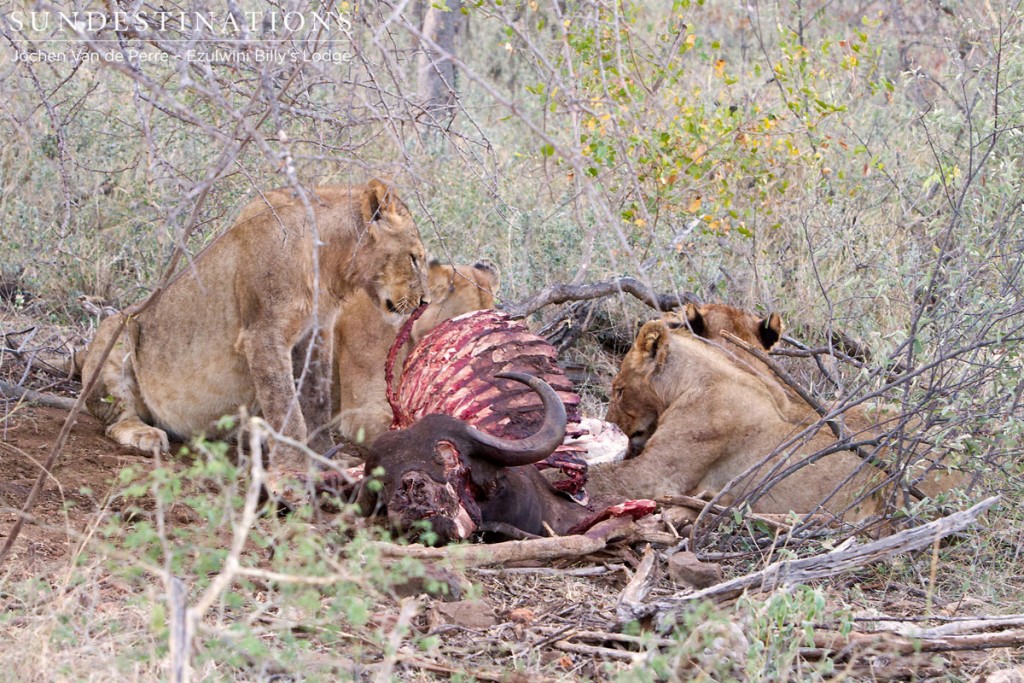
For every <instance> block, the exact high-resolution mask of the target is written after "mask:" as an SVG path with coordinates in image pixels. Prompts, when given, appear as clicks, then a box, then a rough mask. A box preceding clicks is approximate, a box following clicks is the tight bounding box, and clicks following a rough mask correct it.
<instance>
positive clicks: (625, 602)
mask: <svg viewBox="0 0 1024 683" xmlns="http://www.w3.org/2000/svg"><path fill="white" fill-rule="evenodd" d="M656 564H657V556H656V555H655V554H654V550H653V549H652V548H651V546H650V545H649V544H648V546H647V547H646V548H645V549H644V559H643V560H642V561H641V562H640V566H639V567H637V568H636V573H635V574H633V578H631V579H630V580H629V583H628V584H626V587H625V588H624V589H623V590H622V593H621V594H620V595H619V601H618V602H617V603H616V605H615V614H616V615H617V616H618V618H619V621H620V622H621V623H628V622H630V621H634V620H635V619H637V615H638V613H640V612H642V611H643V608H644V601H646V600H647V596H648V595H650V594H651V589H652V588H653V587H654V583H655V582H656V581H657V579H658V573H657V572H655V571H654V569H655V566H656Z"/></svg>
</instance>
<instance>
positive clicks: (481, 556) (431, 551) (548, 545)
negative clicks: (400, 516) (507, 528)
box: [374, 517, 635, 567]
mask: <svg viewBox="0 0 1024 683" xmlns="http://www.w3.org/2000/svg"><path fill="white" fill-rule="evenodd" d="M634 531H635V525H634V524H633V521H632V520H630V519H628V518H626V517H615V518H612V519H608V520H605V521H603V522H600V523H599V524H595V525H594V527H593V528H592V529H590V530H589V531H588V532H586V533H585V534H579V535H576V536H554V537H551V538H535V539H531V540H528V541H506V542H505V543H494V544H489V545H487V544H467V545H451V546H444V547H441V548H430V547H427V546H423V545H419V544H415V545H396V544H394V543H384V542H378V543H375V544H374V546H375V547H376V548H377V550H378V551H380V554H381V555H382V556H383V557H412V558H414V559H417V560H449V561H451V562H455V563H457V564H459V565H460V566H462V567H483V566H487V565H493V564H506V563H509V562H522V561H524V560H554V559H557V558H561V557H580V556H583V555H589V554H591V553H595V552H598V551H599V550H604V548H606V547H607V546H608V544H609V543H612V542H613V541H617V540H619V539H622V538H625V537H627V536H630V535H632V533H633V532H634Z"/></svg>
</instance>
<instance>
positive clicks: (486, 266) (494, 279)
mask: <svg viewBox="0 0 1024 683" xmlns="http://www.w3.org/2000/svg"><path fill="white" fill-rule="evenodd" d="M473 268H474V269H475V270H476V271H477V272H478V273H480V277H482V278H483V279H484V280H485V283H486V288H487V289H489V290H491V293H492V294H493V293H495V292H497V291H498V287H499V286H500V285H501V269H500V268H498V264H497V263H495V262H494V261H492V260H490V259H486V258H485V259H480V260H479V261H477V262H476V263H474V264H473Z"/></svg>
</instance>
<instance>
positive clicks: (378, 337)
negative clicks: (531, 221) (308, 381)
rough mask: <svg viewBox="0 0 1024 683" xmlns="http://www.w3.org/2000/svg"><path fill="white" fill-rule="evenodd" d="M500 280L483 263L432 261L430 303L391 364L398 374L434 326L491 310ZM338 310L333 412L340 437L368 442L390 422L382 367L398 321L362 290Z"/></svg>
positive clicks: (491, 267)
mask: <svg viewBox="0 0 1024 683" xmlns="http://www.w3.org/2000/svg"><path fill="white" fill-rule="evenodd" d="M500 277H501V275H500V273H499V271H498V267H497V266H496V265H495V264H494V263H492V262H491V261H489V260H486V259H484V260H481V261H478V262H477V263H475V264H473V265H471V266H469V265H445V264H442V263H440V262H438V261H436V260H432V261H431V262H430V267H429V271H428V275H427V282H428V284H429V287H430V305H429V306H427V308H426V310H425V311H424V312H423V314H422V315H421V316H420V317H419V319H417V320H416V322H415V323H414V324H413V330H412V334H411V337H410V340H409V343H408V344H407V345H406V346H405V347H403V348H402V349H401V350H400V351H399V353H398V357H397V358H396V360H395V366H394V367H395V368H396V370H395V372H396V373H398V372H400V371H401V368H402V363H403V361H404V359H405V356H406V354H407V351H408V349H409V348H411V347H412V346H414V345H415V344H416V342H418V341H419V340H420V339H421V338H422V337H423V335H425V334H426V333H427V332H429V331H430V330H432V329H434V328H435V327H436V326H437V325H439V324H441V323H442V322H444V321H445V320H450V319H451V318H454V317H456V316H460V315H462V314H463V313H469V312H470V311H477V310H481V309H485V308H487V309H489V308H494V293H495V292H496V291H497V289H498V284H499V281H500ZM342 310H343V311H344V312H343V314H342V315H341V316H339V318H338V323H337V325H336V326H335V328H334V337H335V357H336V361H337V362H336V364H335V366H336V367H335V373H334V375H335V381H334V382H333V385H332V389H333V394H334V413H335V415H336V416H337V417H336V421H337V426H338V429H339V431H340V432H341V434H342V436H344V437H345V438H347V439H349V440H351V441H355V442H356V443H365V444H369V443H372V442H373V441H374V440H375V439H376V438H377V437H378V436H380V435H381V434H383V433H384V432H386V431H387V430H388V428H389V427H390V426H391V422H392V419H393V417H392V412H391V407H390V406H389V404H388V400H387V396H386V388H385V383H384V366H385V363H386V362H387V356H388V351H389V350H390V349H391V346H392V344H394V342H395V337H396V336H397V335H398V330H399V328H401V326H402V322H403V319H402V318H399V317H397V316H392V315H383V314H382V313H381V311H380V307H378V306H375V305H374V304H373V302H372V301H370V299H369V297H368V296H366V294H365V293H363V292H361V291H360V292H356V293H354V294H352V295H351V296H349V297H348V298H347V299H346V300H345V302H344V304H343V309H342ZM341 377H344V378H345V380H346V381H344V382H342V381H340V378H341ZM394 381H395V382H396V383H397V382H398V381H400V380H399V378H397V377H396V378H395V380H394ZM395 388H396V389H397V385H396V387H395Z"/></svg>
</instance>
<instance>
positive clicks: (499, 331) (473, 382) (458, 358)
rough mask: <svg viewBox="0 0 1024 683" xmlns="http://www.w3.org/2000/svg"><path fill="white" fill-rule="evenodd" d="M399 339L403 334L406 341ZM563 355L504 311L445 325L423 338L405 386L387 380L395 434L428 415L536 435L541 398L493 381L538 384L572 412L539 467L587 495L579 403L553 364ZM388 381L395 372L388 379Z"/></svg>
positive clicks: (563, 486)
mask: <svg viewBox="0 0 1024 683" xmlns="http://www.w3.org/2000/svg"><path fill="white" fill-rule="evenodd" d="M400 338H401V335H400ZM556 357H557V351H556V350H555V348H554V347H553V346H551V344H549V343H548V342H547V341H546V340H545V339H544V338H543V337H540V336H538V335H536V334H533V333H532V332H530V331H529V330H528V329H527V328H526V326H525V325H523V324H522V323H519V322H517V321H514V320H511V319H510V318H509V317H508V316H507V315H506V314H504V313H502V312H501V311H494V310H484V311H474V312H472V313H467V314H466V315H463V316H459V317H457V318H453V319H451V320H448V321H445V322H443V323H441V324H440V325H438V326H437V327H435V328H434V329H433V330H431V331H430V332H428V333H427V334H426V335H424V336H423V338H422V339H420V341H419V342H418V343H417V344H416V346H415V347H414V348H413V350H412V351H411V352H410V353H409V355H408V357H407V358H406V361H405V364H404V366H403V368H402V373H401V383H400V384H399V385H398V386H397V387H394V386H392V383H391V382H390V381H388V399H389V401H390V402H391V407H392V410H393V412H394V422H393V424H392V426H391V428H392V429H401V428H404V427H409V426H410V425H412V424H413V423H414V422H416V421H417V420H419V419H420V418H423V417H425V416H427V415H431V414H434V413H440V414H442V415H448V416H451V417H454V418H457V419H459V420H464V421H465V422H468V423H469V424H471V425H473V426H474V427H477V428H478V429H480V430H482V431H484V432H487V433H488V434H491V435H492V436H497V437H503V438H506V439H521V438H523V437H525V436H527V435H529V434H532V433H533V432H535V431H536V430H537V429H538V427H539V426H540V424H541V421H542V419H543V416H544V409H543V406H542V405H541V401H540V398H539V397H538V395H537V394H536V393H534V392H533V391H531V390H530V389H529V388H527V387H525V386H520V385H518V384H516V383H515V382H500V383H498V382H495V379H494V378H495V377H496V376H497V375H499V374H500V373H503V372H521V373H526V374H529V375H533V376H534V377H539V378H540V379H543V380H544V381H545V382H547V383H548V384H549V385H551V386H552V388H554V390H555V391H556V392H557V394H558V396H559V398H560V399H561V401H562V403H563V404H564V405H565V411H566V432H567V434H568V436H569V438H568V439H567V440H566V442H565V443H563V444H560V445H558V446H557V448H555V449H553V452H550V453H549V456H548V457H546V458H544V459H543V460H542V461H541V462H540V463H538V466H539V467H541V468H542V469H543V468H546V467H552V468H557V469H558V470H560V471H561V473H562V474H563V475H564V477H565V478H562V479H558V480H556V481H555V482H554V485H555V487H556V488H558V489H559V490H562V491H568V492H570V493H576V492H578V491H579V490H580V489H582V487H583V485H584V483H585V481H586V470H587V466H586V463H585V462H584V460H583V458H582V456H583V455H584V454H585V452H586V448H585V446H583V445H581V443H580V442H578V441H577V440H578V439H579V437H581V436H584V435H586V430H585V429H584V428H583V427H582V426H581V424H580V423H581V420H580V412H579V404H580V397H579V395H577V394H576V393H575V392H574V391H573V388H572V383H571V382H570V381H569V379H568V378H567V377H566V376H565V373H564V372H563V371H562V369H561V368H559V367H558V366H557V365H556V364H555V359H556ZM387 375H388V377H390V375H391V372H390V368H389V369H388V373H387Z"/></svg>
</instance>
